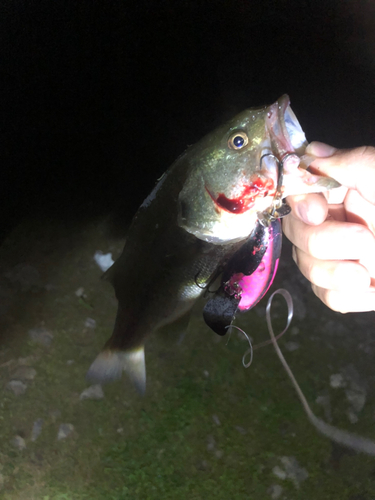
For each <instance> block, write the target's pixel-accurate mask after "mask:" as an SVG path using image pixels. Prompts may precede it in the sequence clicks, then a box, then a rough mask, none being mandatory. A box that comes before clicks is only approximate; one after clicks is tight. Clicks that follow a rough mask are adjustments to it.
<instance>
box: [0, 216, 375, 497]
mask: <svg viewBox="0 0 375 500" xmlns="http://www.w3.org/2000/svg"><path fill="white" fill-rule="evenodd" d="M123 243H124V239H116V238H114V237H112V236H111V234H110V231H109V225H108V223H107V221H105V220H97V221H85V222H81V223H77V222H76V223H73V222H66V221H65V222H62V221H56V220H55V221H53V220H49V219H48V218H47V217H44V218H39V219H25V220H23V222H22V223H21V224H20V225H19V226H18V227H16V228H15V229H14V230H13V232H11V233H10V234H9V235H8V237H7V239H6V240H5V242H4V244H3V246H2V247H1V248H0V380H1V386H0V391H1V403H0V421H1V425H0V443H1V445H0V498H4V499H6V500H20V499H21V500H23V499H27V500H32V499H36V500H52V499H53V500H58V499H59V500H62V499H69V500H70V499H112V500H120V499H142V500H145V499H150V500H154V499H155V500H156V499H161V498H162V499H164V500H167V499H171V500H172V499H176V498H186V499H187V498H188V499H189V500H195V499H197V500H198V499H211V498H212V499H215V500H221V499H223V500H227V499H234V500H237V499H241V500H242V499H251V500H265V499H268V498H269V499H288V500H295V499H302V498H303V499H304V500H310V499H311V500H316V499H319V498H322V499H323V498H324V499H332V500H336V499H337V500H373V499H374V498H375V458H371V457H369V456H366V455H362V454H357V453H354V452H353V451H350V450H347V449H344V448H342V447H340V446H338V445H334V444H332V442H331V441H330V440H329V439H327V438H325V437H323V436H321V435H319V434H318V433H317V432H316V431H315V429H314V428H313V427H312V426H311V424H310V423H309V421H308V420H307V417H306V416H305V413H304V411H303V409H302V407H301V404H300V402H299V400H298V399H297V397H296V395H295V392H294V389H293V387H292V386H291V384H290V381H289V379H288V378H287V375H286V373H285V372H284V370H283V368H282V366H281V364H280V362H279V360H278V358H277V356H276V355H275V352H274V350H273V348H272V346H268V347H265V348H263V349H260V350H259V351H258V350H257V351H255V352H254V361H253V364H252V366H251V367H250V368H249V369H244V368H243V366H242V363H241V359H242V355H243V353H244V352H245V351H246V349H247V342H246V340H245V339H244V338H243V336H242V334H240V333H238V334H237V333H233V334H232V337H231V339H230V341H229V342H228V344H227V338H221V337H218V336H216V335H215V334H214V333H212V332H211V331H209V329H208V328H207V327H206V326H205V324H204V322H203V319H202V314H201V311H202V303H199V304H197V306H196V307H195V309H194V312H193V316H192V319H191V322H190V325H189V329H188V332H187V334H186V335H185V336H181V335H180V332H178V331H176V329H174V328H173V327H171V328H169V329H168V330H166V331H165V332H163V333H161V334H159V335H155V336H153V337H151V338H150V339H149V341H148V343H147V345H146V364H147V390H146V395H145V396H144V397H140V396H139V395H138V394H137V393H136V392H135V391H134V389H133V388H132V387H131V385H130V383H129V382H128V381H127V380H126V379H125V378H124V380H122V381H120V382H117V383H114V384H111V385H108V386H104V387H103V388H101V387H93V388H90V390H89V391H87V389H88V385H87V384H86V382H85V373H86V371H87V369H88V367H89V366H90V363H91V362H92V360H93V359H94V358H95V356H96V355H97V353H98V352H99V351H100V349H101V347H102V345H103V344H104V342H105V340H106V339H107V338H108V337H109V336H110V334H111V331H112V325H113V321H114V317H115V313H116V300H115V297H114V293H113V290H112V288H111V286H110V284H108V283H106V282H104V281H102V280H100V276H101V270H100V269H99V267H98V266H97V264H96V263H95V261H94V259H93V256H94V253H95V252H96V251H98V250H100V251H102V252H104V253H107V252H112V254H113V256H114V258H116V257H117V256H118V255H119V253H120V252H121V249H122V246H123ZM280 286H282V287H284V288H286V289H287V290H289V292H290V293H291V295H292V296H293V299H294V303H295V316H294V319H293V322H292V326H291V328H290V330H289V331H288V332H287V334H286V335H285V336H284V337H283V338H282V339H281V340H280V346H281V348H282V351H283V352H284V354H285V356H286V358H287V360H288V362H289V363H290V365H291V368H292V370H293V372H294V374H295V376H296V378H297V379H298V381H299V383H300V385H301V387H302V389H303V391H304V393H305V395H306V397H307V399H308V401H309V403H310V404H311V406H312V408H313V410H314V412H315V413H316V414H317V415H318V416H319V417H320V418H323V419H325V420H326V421H328V422H330V423H331V424H332V425H335V426H338V427H340V428H344V429H346V430H349V431H351V432H355V433H357V434H359V435H362V436H366V437H368V438H374V439H375V431H374V424H375V420H374V419H375V413H374V411H375V394H374V389H373V387H374V381H375V368H374V363H373V359H374V350H375V343H374V325H375V323H374V320H375V315H374V314H372V313H371V314H370V313H369V314H358V315H354V314H353V315H352V314H350V315H345V316H344V315H341V314H338V313H334V312H332V311H329V310H328V309H327V308H326V307H325V306H324V305H322V304H321V303H320V302H319V301H318V300H317V299H316V297H315V296H314V295H313V293H312V292H311V290H310V287H309V284H308V283H307V282H306V281H305V280H304V278H303V277H302V276H301V275H300V273H299V271H298V270H297V268H296V267H295V266H294V264H293V262H292V260H291V257H290V246H289V244H288V242H285V245H284V250H283V256H282V259H281V265H280V269H279V273H278V276H277V278H276V282H275V283H274V285H273V287H272V289H271V290H276V288H279V287H280ZM275 302H276V301H275ZM265 305H266V301H265V300H263V301H262V302H261V303H260V304H259V305H258V306H257V307H256V308H255V310H253V311H250V312H248V313H246V314H243V315H242V316H241V317H238V319H237V320H236V324H237V325H239V326H241V328H243V329H244V330H245V331H246V332H247V333H248V334H249V335H251V337H252V338H253V341H254V343H257V342H259V341H262V340H266V339H267V335H268V334H267V329H266V321H265V316H264V314H265ZM284 308H285V306H284V305H283V304H282V303H281V302H280V303H278V302H276V303H275V306H274V308H273V316H274V318H275V320H274V323H275V329H276V331H279V330H280V329H282V328H283V325H284V322H285V316H286V313H285V311H284Z"/></svg>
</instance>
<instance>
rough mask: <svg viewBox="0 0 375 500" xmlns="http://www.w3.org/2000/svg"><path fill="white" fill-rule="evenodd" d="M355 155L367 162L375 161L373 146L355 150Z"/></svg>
mask: <svg viewBox="0 0 375 500" xmlns="http://www.w3.org/2000/svg"><path fill="white" fill-rule="evenodd" d="M355 154H356V155H359V156H361V157H362V158H364V159H366V160H372V161H374V160H375V148H374V147H373V146H361V147H359V148H356V149H355Z"/></svg>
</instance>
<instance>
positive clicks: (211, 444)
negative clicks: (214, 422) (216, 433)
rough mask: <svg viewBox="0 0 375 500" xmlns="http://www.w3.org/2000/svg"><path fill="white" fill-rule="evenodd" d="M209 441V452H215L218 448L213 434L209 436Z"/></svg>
mask: <svg viewBox="0 0 375 500" xmlns="http://www.w3.org/2000/svg"><path fill="white" fill-rule="evenodd" d="M207 441H208V444H207V450H208V451H214V449H215V448H216V441H215V438H214V437H213V436H212V434H209V435H208V436H207Z"/></svg>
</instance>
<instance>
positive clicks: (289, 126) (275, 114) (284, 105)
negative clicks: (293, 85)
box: [266, 94, 307, 161]
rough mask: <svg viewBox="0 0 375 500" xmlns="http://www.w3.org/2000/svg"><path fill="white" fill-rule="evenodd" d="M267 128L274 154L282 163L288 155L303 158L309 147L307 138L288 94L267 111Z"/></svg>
mask: <svg viewBox="0 0 375 500" xmlns="http://www.w3.org/2000/svg"><path fill="white" fill-rule="evenodd" d="M266 113H267V115H266V127H267V129H268V132H269V136H270V139H271V149H272V153H273V154H274V155H275V156H276V157H277V158H278V159H279V160H280V161H282V160H283V158H284V157H285V156H286V155H289V154H295V155H297V156H298V157H300V156H302V155H303V154H304V152H305V149H306V146H307V140H306V136H305V134H304V132H303V130H302V127H301V125H300V124H299V121H298V120H297V117H296V115H295V114H294V113H293V111H292V108H291V107H290V99H289V96H288V95H287V94H284V95H283V96H281V97H280V99H278V100H277V101H276V102H275V103H274V104H271V106H269V107H268V108H267V110H266Z"/></svg>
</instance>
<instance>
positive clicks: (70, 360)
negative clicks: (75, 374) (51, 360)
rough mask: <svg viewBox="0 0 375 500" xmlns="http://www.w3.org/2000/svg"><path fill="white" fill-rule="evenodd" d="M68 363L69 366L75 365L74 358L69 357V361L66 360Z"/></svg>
mask: <svg viewBox="0 0 375 500" xmlns="http://www.w3.org/2000/svg"><path fill="white" fill-rule="evenodd" d="M66 364H67V365H68V366H71V365H73V364H74V359H68V361H67V362H66Z"/></svg>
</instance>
